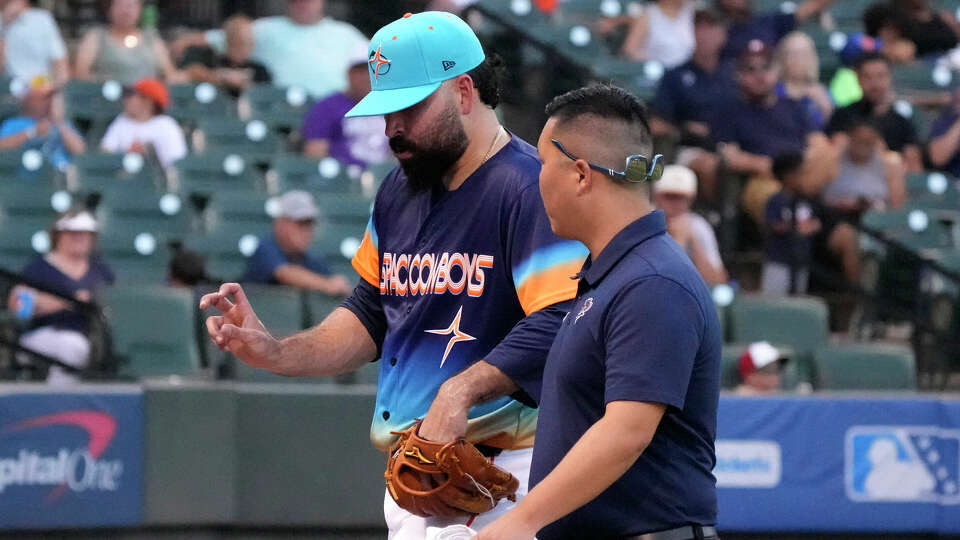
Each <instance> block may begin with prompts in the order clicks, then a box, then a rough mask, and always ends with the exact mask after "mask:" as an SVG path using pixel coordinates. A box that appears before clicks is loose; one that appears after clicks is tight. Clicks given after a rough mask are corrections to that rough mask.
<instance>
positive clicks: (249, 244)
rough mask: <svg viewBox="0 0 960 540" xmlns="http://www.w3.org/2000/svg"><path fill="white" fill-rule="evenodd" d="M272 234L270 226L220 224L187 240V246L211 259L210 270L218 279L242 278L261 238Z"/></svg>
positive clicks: (185, 243)
mask: <svg viewBox="0 0 960 540" xmlns="http://www.w3.org/2000/svg"><path fill="white" fill-rule="evenodd" d="M266 234H270V229H269V228H258V227H253V226H249V227H239V226H233V227H219V228H217V229H215V230H213V231H211V232H209V233H207V234H203V235H195V236H191V237H189V238H185V239H184V245H185V246H186V247H187V248H188V249H191V250H193V251H196V252H198V253H202V254H204V255H205V256H206V258H207V273H208V274H209V275H210V276H211V277H212V278H215V279H214V280H215V281H239V279H240V277H241V276H242V275H243V273H244V271H245V269H246V266H247V257H249V256H250V255H252V254H253V253H254V252H255V251H256V249H257V245H258V244H259V243H260V237H261V236H263V235H266Z"/></svg>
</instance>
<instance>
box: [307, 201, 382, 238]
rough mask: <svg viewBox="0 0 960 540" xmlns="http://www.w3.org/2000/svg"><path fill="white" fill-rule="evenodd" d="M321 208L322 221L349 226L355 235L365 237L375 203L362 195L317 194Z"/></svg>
mask: <svg viewBox="0 0 960 540" xmlns="http://www.w3.org/2000/svg"><path fill="white" fill-rule="evenodd" d="M315 199H316V202H317V206H318V207H320V219H321V221H325V222H326V223H329V224H338V225H344V226H349V227H350V230H352V231H356V232H355V234H359V235H360V236H363V230H364V229H365V228H366V226H367V223H368V222H369V221H370V211H371V210H372V207H373V201H371V200H370V199H367V198H366V197H364V196H362V195H357V194H343V193H317V194H315Z"/></svg>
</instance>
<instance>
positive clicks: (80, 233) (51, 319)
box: [7, 210, 114, 384]
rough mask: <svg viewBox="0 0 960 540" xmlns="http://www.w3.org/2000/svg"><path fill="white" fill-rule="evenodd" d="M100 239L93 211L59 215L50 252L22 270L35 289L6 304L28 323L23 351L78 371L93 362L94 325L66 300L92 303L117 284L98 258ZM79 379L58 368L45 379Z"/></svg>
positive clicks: (19, 291)
mask: <svg viewBox="0 0 960 540" xmlns="http://www.w3.org/2000/svg"><path fill="white" fill-rule="evenodd" d="M96 235H97V221H96V219H94V217H93V215H91V214H90V212H88V211H86V210H81V211H71V212H68V213H67V214H65V215H64V216H62V217H60V218H59V219H58V220H57V221H56V222H55V223H54V225H53V229H52V230H51V233H50V251H49V252H48V253H47V254H46V255H40V256H37V258H35V259H34V260H33V261H31V262H30V263H29V264H27V266H26V267H25V268H24V269H23V270H22V271H21V274H22V275H24V276H28V277H29V278H30V280H31V284H32V285H35V286H36V288H34V287H28V286H26V285H22V284H21V285H17V286H15V287H14V288H13V290H12V291H11V292H10V297H9V299H8V301H7V306H8V308H9V309H10V311H11V312H13V313H14V314H16V316H17V317H18V318H20V319H22V320H24V321H27V324H28V330H27V332H26V333H25V334H23V336H22V337H21V338H20V344H21V345H22V346H23V347H24V348H27V349H30V350H32V351H35V352H37V353H40V354H42V355H45V356H49V357H53V358H55V359H57V360H59V361H60V362H63V363H64V364H67V365H70V366H73V367H75V368H78V369H83V368H85V367H87V365H88V364H89V362H90V340H89V339H88V338H87V334H88V332H89V329H90V328H89V323H90V321H89V320H88V319H87V317H85V316H84V315H83V314H81V313H79V312H77V311H76V309H75V306H74V305H73V304H71V303H70V302H68V301H67V300H65V299H64V298H63V296H67V297H72V298H75V299H77V300H80V301H84V302H89V301H90V300H92V299H94V298H95V297H96V296H97V294H98V292H99V291H100V290H102V289H103V288H104V287H105V286H107V285H110V284H111V283H113V280H114V277H113V272H112V271H111V270H110V268H109V267H107V266H106V264H104V263H103V262H102V261H101V260H100V259H99V257H97V256H96V255H95V254H94V248H95V246H96ZM45 291H55V292H57V293H59V295H54V294H50V293H49V292H45ZM77 379H78V377H77V376H76V375H74V374H71V373H70V372H69V371H68V370H66V369H64V368H62V367H58V366H53V367H51V368H50V371H49V372H48V375H47V381H48V382H50V383H53V384H58V383H69V382H72V381H75V380H77Z"/></svg>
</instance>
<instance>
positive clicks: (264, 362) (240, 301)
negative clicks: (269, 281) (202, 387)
mask: <svg viewBox="0 0 960 540" xmlns="http://www.w3.org/2000/svg"><path fill="white" fill-rule="evenodd" d="M231 298H232V299H233V300H231ZM208 307H214V308H216V309H217V310H219V311H220V313H222V315H215V316H212V317H208V318H207V332H208V333H209V334H210V338H211V339H212V340H213V342H214V343H216V345H217V346H218V347H220V348H221V349H223V350H225V351H229V352H231V353H233V354H234V355H236V357H237V358H239V359H240V360H243V361H244V362H246V363H247V364H250V365H251V366H253V367H258V368H269V365H268V364H269V362H270V360H272V359H275V358H277V357H278V352H279V349H280V342H279V341H277V340H276V339H275V338H274V337H273V336H271V335H270V332H268V331H267V329H266V328H265V327H264V326H263V323H262V322H260V319H259V318H257V314H256V313H255V312H254V311H253V307H252V306H251V305H250V302H249V301H248V300H247V295H246V294H244V292H243V287H241V286H240V285H239V284H238V283H224V284H223V285H221V286H220V290H219V291H217V292H213V293H210V294H205V295H204V296H203V297H202V298H201V299H200V309H207V308H208Z"/></svg>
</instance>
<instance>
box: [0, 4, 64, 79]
mask: <svg viewBox="0 0 960 540" xmlns="http://www.w3.org/2000/svg"><path fill="white" fill-rule="evenodd" d="M0 36H2V38H0V54H2V55H3V63H2V65H3V71H4V73H6V74H7V75H8V76H10V77H12V78H14V79H19V80H21V81H24V82H29V81H32V80H33V79H34V78H36V77H47V78H49V79H50V80H52V81H53V85H54V86H57V87H59V86H63V85H64V84H66V82H67V79H69V78H70V69H69V67H68V66H67V47H66V45H65V44H64V43H63V38H62V37H61V36H60V30H59V28H57V23H56V21H54V20H53V16H51V15H50V12H48V11H46V10H43V9H36V8H31V7H30V4H29V2H27V0H6V1H5V2H0Z"/></svg>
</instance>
